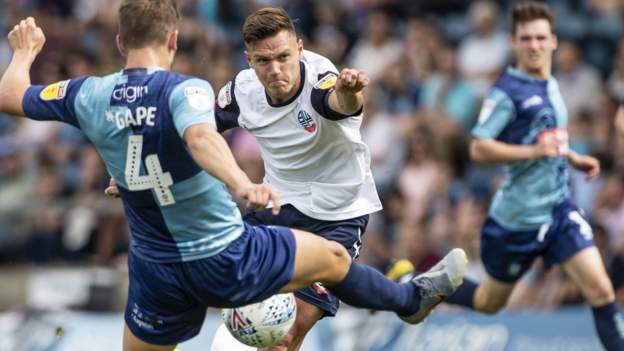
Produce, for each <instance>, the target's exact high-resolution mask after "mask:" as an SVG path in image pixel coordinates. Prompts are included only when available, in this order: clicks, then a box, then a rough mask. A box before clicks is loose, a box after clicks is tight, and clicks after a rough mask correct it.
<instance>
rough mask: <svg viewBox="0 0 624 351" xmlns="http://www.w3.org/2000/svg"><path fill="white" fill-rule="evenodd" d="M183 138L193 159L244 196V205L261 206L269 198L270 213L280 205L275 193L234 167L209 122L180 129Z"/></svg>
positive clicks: (255, 207)
mask: <svg viewBox="0 0 624 351" xmlns="http://www.w3.org/2000/svg"><path fill="white" fill-rule="evenodd" d="M184 141H185V142H186V144H187V145H188V147H189V150H190V151H191V154H192V155H193V158H194V159H195V162H197V164H198V165H199V166H200V167H202V168H203V169H204V170H206V171H207V172H208V173H210V174H212V175H213V176H215V177H216V178H218V179H219V180H221V181H222V182H224V183H225V184H226V185H227V186H228V188H229V189H230V191H231V192H232V193H233V194H234V195H237V196H240V197H242V198H244V199H246V200H247V207H250V208H253V209H263V208H265V207H266V205H267V204H268V203H269V201H272V202H273V213H274V214H277V213H278V212H279V208H280V202H279V196H278V195H277V193H276V192H274V191H273V190H271V189H270V188H268V187H267V186H265V185H263V184H254V183H252V182H251V180H250V179H249V177H247V175H246V174H245V172H243V170H241V169H240V167H238V165H237V164H236V160H235V159H234V155H232V152H231V150H230V148H229V147H228V145H227V143H226V142H225V140H224V139H223V137H222V136H221V134H219V133H218V132H217V131H216V130H215V129H214V128H213V127H212V126H210V125H208V124H197V125H193V126H190V127H189V128H187V129H186V131H185V132H184Z"/></svg>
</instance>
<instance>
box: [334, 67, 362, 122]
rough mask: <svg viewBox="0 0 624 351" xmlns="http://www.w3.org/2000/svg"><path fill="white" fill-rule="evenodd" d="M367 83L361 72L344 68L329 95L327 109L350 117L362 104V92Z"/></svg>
mask: <svg viewBox="0 0 624 351" xmlns="http://www.w3.org/2000/svg"><path fill="white" fill-rule="evenodd" d="M368 83H369V80H368V76H367V75H366V73H364V72H362V71H358V70H356V69H352V68H345V69H343V70H342V72H340V75H339V76H338V79H337V80H336V85H335V87H334V91H332V92H331V94H330V95H329V107H330V108H331V109H332V110H334V111H336V112H338V113H341V114H343V115H352V114H354V113H355V112H357V111H359V110H360V109H361V108H362V105H363V104H364V95H363V93H362V91H363V90H364V87H366V86H367V85H368Z"/></svg>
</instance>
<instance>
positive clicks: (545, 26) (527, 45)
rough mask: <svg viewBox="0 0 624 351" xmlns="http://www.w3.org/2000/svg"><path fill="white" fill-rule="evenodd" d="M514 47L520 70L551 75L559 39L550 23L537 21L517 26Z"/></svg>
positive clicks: (513, 41)
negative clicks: (552, 61)
mask: <svg viewBox="0 0 624 351" xmlns="http://www.w3.org/2000/svg"><path fill="white" fill-rule="evenodd" d="M512 46H513V49H514V52H515V53H516V57H517V59H518V69H520V70H521V71H525V72H527V73H529V74H533V75H539V76H544V75H545V77H543V78H547V76H549V75H550V67H551V60H552V55H553V51H554V50H555V49H556V48H557V37H556V36H555V35H554V34H553V33H552V29H551V27H550V22H548V21H547V20H545V19H537V20H534V21H530V22H522V23H519V24H517V27H516V34H515V35H514V36H513V38H512Z"/></svg>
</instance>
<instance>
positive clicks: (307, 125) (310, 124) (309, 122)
mask: <svg viewBox="0 0 624 351" xmlns="http://www.w3.org/2000/svg"><path fill="white" fill-rule="evenodd" d="M297 120H298V121H299V124H301V126H302V127H303V129H305V130H306V131H307V132H308V133H314V131H315V130H316V122H314V119H313V118H312V116H310V114H309V113H307V112H306V111H304V110H301V111H299V113H298V114H297Z"/></svg>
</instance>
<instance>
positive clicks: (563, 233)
mask: <svg viewBox="0 0 624 351" xmlns="http://www.w3.org/2000/svg"><path fill="white" fill-rule="evenodd" d="M592 245H594V240H593V234H592V230H591V227H590V226H589V223H588V221H587V219H586V218H585V215H584V213H583V211H582V210H581V209H579V208H578V207H577V206H576V205H574V204H573V203H572V202H570V201H569V200H564V201H563V202H562V203H561V204H559V205H558V206H556V207H555V209H554V210H553V221H552V223H551V224H550V226H548V225H544V226H543V227H542V228H540V229H537V230H521V231H513V230H507V229H505V228H503V227H502V226H501V225H500V224H498V223H497V222H496V221H495V220H493V219H492V218H491V217H488V218H487V220H486V221H485V224H484V225H483V228H482V230H481V259H482V261H483V265H484V266H485V269H486V271H487V272H488V274H489V275H491V276H492V277H493V278H495V279H497V280H500V281H502V282H506V283H513V282H515V281H517V280H518V279H519V278H520V277H521V276H522V274H524V273H525V272H526V271H527V270H528V269H529V268H530V267H531V264H532V263H533V260H535V258H536V257H538V256H542V257H543V259H544V267H545V268H546V269H548V268H550V267H551V266H553V265H554V264H557V263H561V262H563V261H565V260H567V259H568V258H570V257H571V256H573V255H574V254H576V253H577V252H579V251H581V250H583V249H585V248H587V247H590V246H592Z"/></svg>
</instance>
